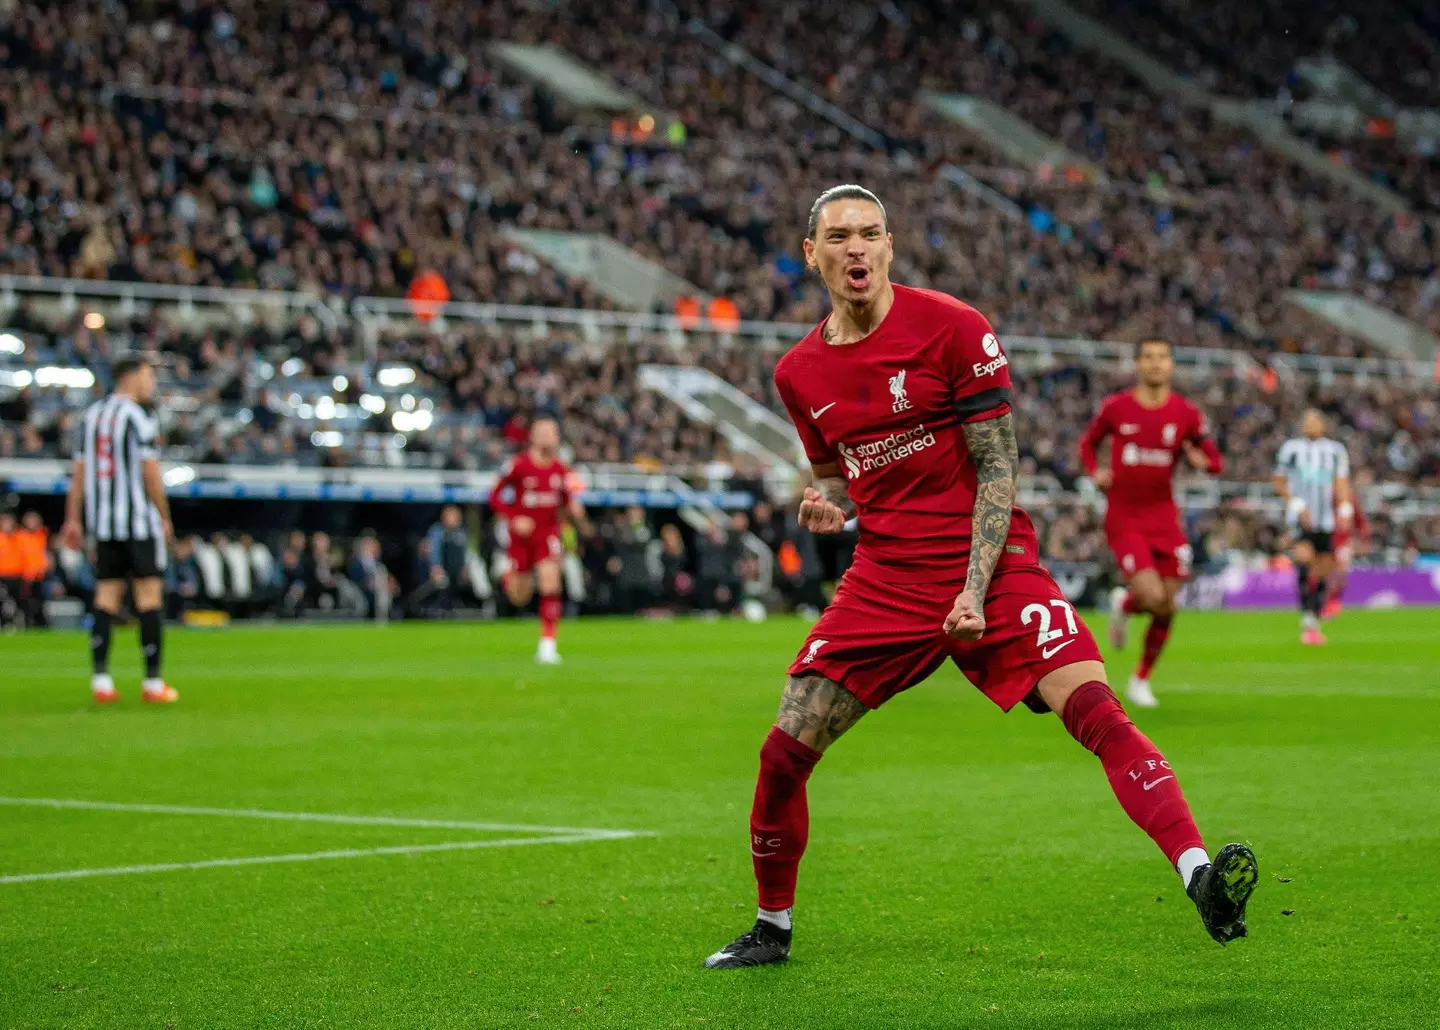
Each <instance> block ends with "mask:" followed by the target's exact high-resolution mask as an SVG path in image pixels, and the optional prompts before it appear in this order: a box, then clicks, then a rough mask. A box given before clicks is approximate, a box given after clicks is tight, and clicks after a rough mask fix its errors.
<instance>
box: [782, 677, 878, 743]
mask: <svg viewBox="0 0 1440 1030" xmlns="http://www.w3.org/2000/svg"><path fill="white" fill-rule="evenodd" d="M865 712H866V708H865V706H864V705H863V704H861V703H860V699H859V698H858V697H856V696H855V695H854V694H852V693H850V691H848V690H846V689H845V688H844V687H842V686H841V685H840V684H838V683H836V682H835V681H834V680H828V679H826V678H825V677H824V676H791V677H790V680H789V682H788V683H786V684H785V693H784V694H783V695H782V696H781V698H780V714H779V715H778V716H776V717H775V725H776V726H777V727H778V728H779V729H781V730H783V731H784V732H785V733H788V734H789V735H790V736H792V737H794V738H795V739H796V740H798V741H800V743H802V744H804V745H805V746H807V747H812V748H814V749H815V750H816V751H824V750H825V749H826V748H827V747H829V746H830V745H831V744H832V743H834V742H835V741H836V740H837V739H839V737H840V735H841V734H842V733H844V732H845V731H846V730H848V729H849V728H850V727H851V726H854V725H855V723H857V722H859V720H860V717H861V716H862V715H864V714H865Z"/></svg>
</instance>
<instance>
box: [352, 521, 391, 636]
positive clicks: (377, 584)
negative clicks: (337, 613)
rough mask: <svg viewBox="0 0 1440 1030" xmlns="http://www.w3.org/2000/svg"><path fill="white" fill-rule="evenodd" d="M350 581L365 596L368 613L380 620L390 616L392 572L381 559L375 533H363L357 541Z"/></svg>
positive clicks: (378, 542)
mask: <svg viewBox="0 0 1440 1030" xmlns="http://www.w3.org/2000/svg"><path fill="white" fill-rule="evenodd" d="M350 581H351V582H352V583H354V584H355V585H356V586H357V587H359V589H360V593H361V594H363V595H364V597H365V611H366V614H368V615H369V616H370V617H371V618H373V619H376V620H377V621H380V622H384V621H385V620H386V619H388V618H389V617H390V596H391V592H390V573H389V571H388V570H387V569H386V568H385V566H384V564H383V563H382V562H381V561H380V541H379V539H377V538H376V536H375V534H374V533H362V534H361V535H360V537H359V538H358V539H357V540H356V541H355V545H354V556H353V557H352V558H351V559H350Z"/></svg>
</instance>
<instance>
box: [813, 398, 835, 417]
mask: <svg viewBox="0 0 1440 1030" xmlns="http://www.w3.org/2000/svg"><path fill="white" fill-rule="evenodd" d="M839 403H840V402H839V401H831V402H830V403H829V404H827V405H825V407H823V408H811V409H810V417H811V418H819V417H820V416H821V415H823V414H825V412H827V411H829V410H830V409H831V408H833V407H835V405H837V404H839Z"/></svg>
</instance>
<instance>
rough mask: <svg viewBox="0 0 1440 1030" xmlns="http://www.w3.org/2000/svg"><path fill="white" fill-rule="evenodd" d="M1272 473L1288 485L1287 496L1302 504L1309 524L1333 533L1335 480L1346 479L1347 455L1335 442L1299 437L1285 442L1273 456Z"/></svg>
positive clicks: (1348, 465) (1347, 476)
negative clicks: (1288, 491)
mask: <svg viewBox="0 0 1440 1030" xmlns="http://www.w3.org/2000/svg"><path fill="white" fill-rule="evenodd" d="M1275 474H1276V475H1279V476H1284V477H1285V479H1286V480H1287V481H1288V483H1289V484H1290V496H1291V497H1298V498H1300V500H1302V501H1304V502H1305V507H1306V509H1307V510H1308V511H1309V513H1310V524H1311V526H1313V527H1314V528H1315V529H1318V530H1320V531H1321V532H1325V533H1333V532H1334V531H1335V481H1336V480H1337V479H1342V478H1346V479H1348V478H1349V476H1350V455H1349V454H1348V453H1346V451H1345V445H1344V444H1343V443H1340V442H1339V441H1338V440H1331V439H1328V438H1326V437H1321V438H1320V439H1319V440H1311V439H1310V438H1309V437H1306V436H1299V437H1296V438H1295V439H1293V440H1286V441H1285V443H1284V444H1283V445H1282V446H1281V448H1280V453H1279V454H1277V455H1276V456H1275Z"/></svg>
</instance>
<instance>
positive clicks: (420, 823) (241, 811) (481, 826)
mask: <svg viewBox="0 0 1440 1030" xmlns="http://www.w3.org/2000/svg"><path fill="white" fill-rule="evenodd" d="M0 805H26V806H32V807H37V808H80V809H91V810H94V811H99V812H148V813H150V814H152V815H213V816H229V817H230V818H232V819H279V820H289V821H292V822H302V823H344V824H348V825H351V826H405V827H413V828H417V829H426V830H481V831H487V832H490V833H547V834H562V835H567V836H568V835H583V836H585V837H586V838H593V839H595V840H604V839H620V838H624V837H640V836H646V834H644V833H643V832H641V831H636V830H602V829H596V828H593V827H586V826H535V825H532V824H530V823H473V822H462V821H459V820H455V819H405V818H400V817H398V816H389V815H345V814H343V813H330V812H277V811H273V810H270V809H264V808H194V807H190V806H187V805H147V804H126V803H123V802H118V801H76V800H71V799H69V798H13V797H0Z"/></svg>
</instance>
